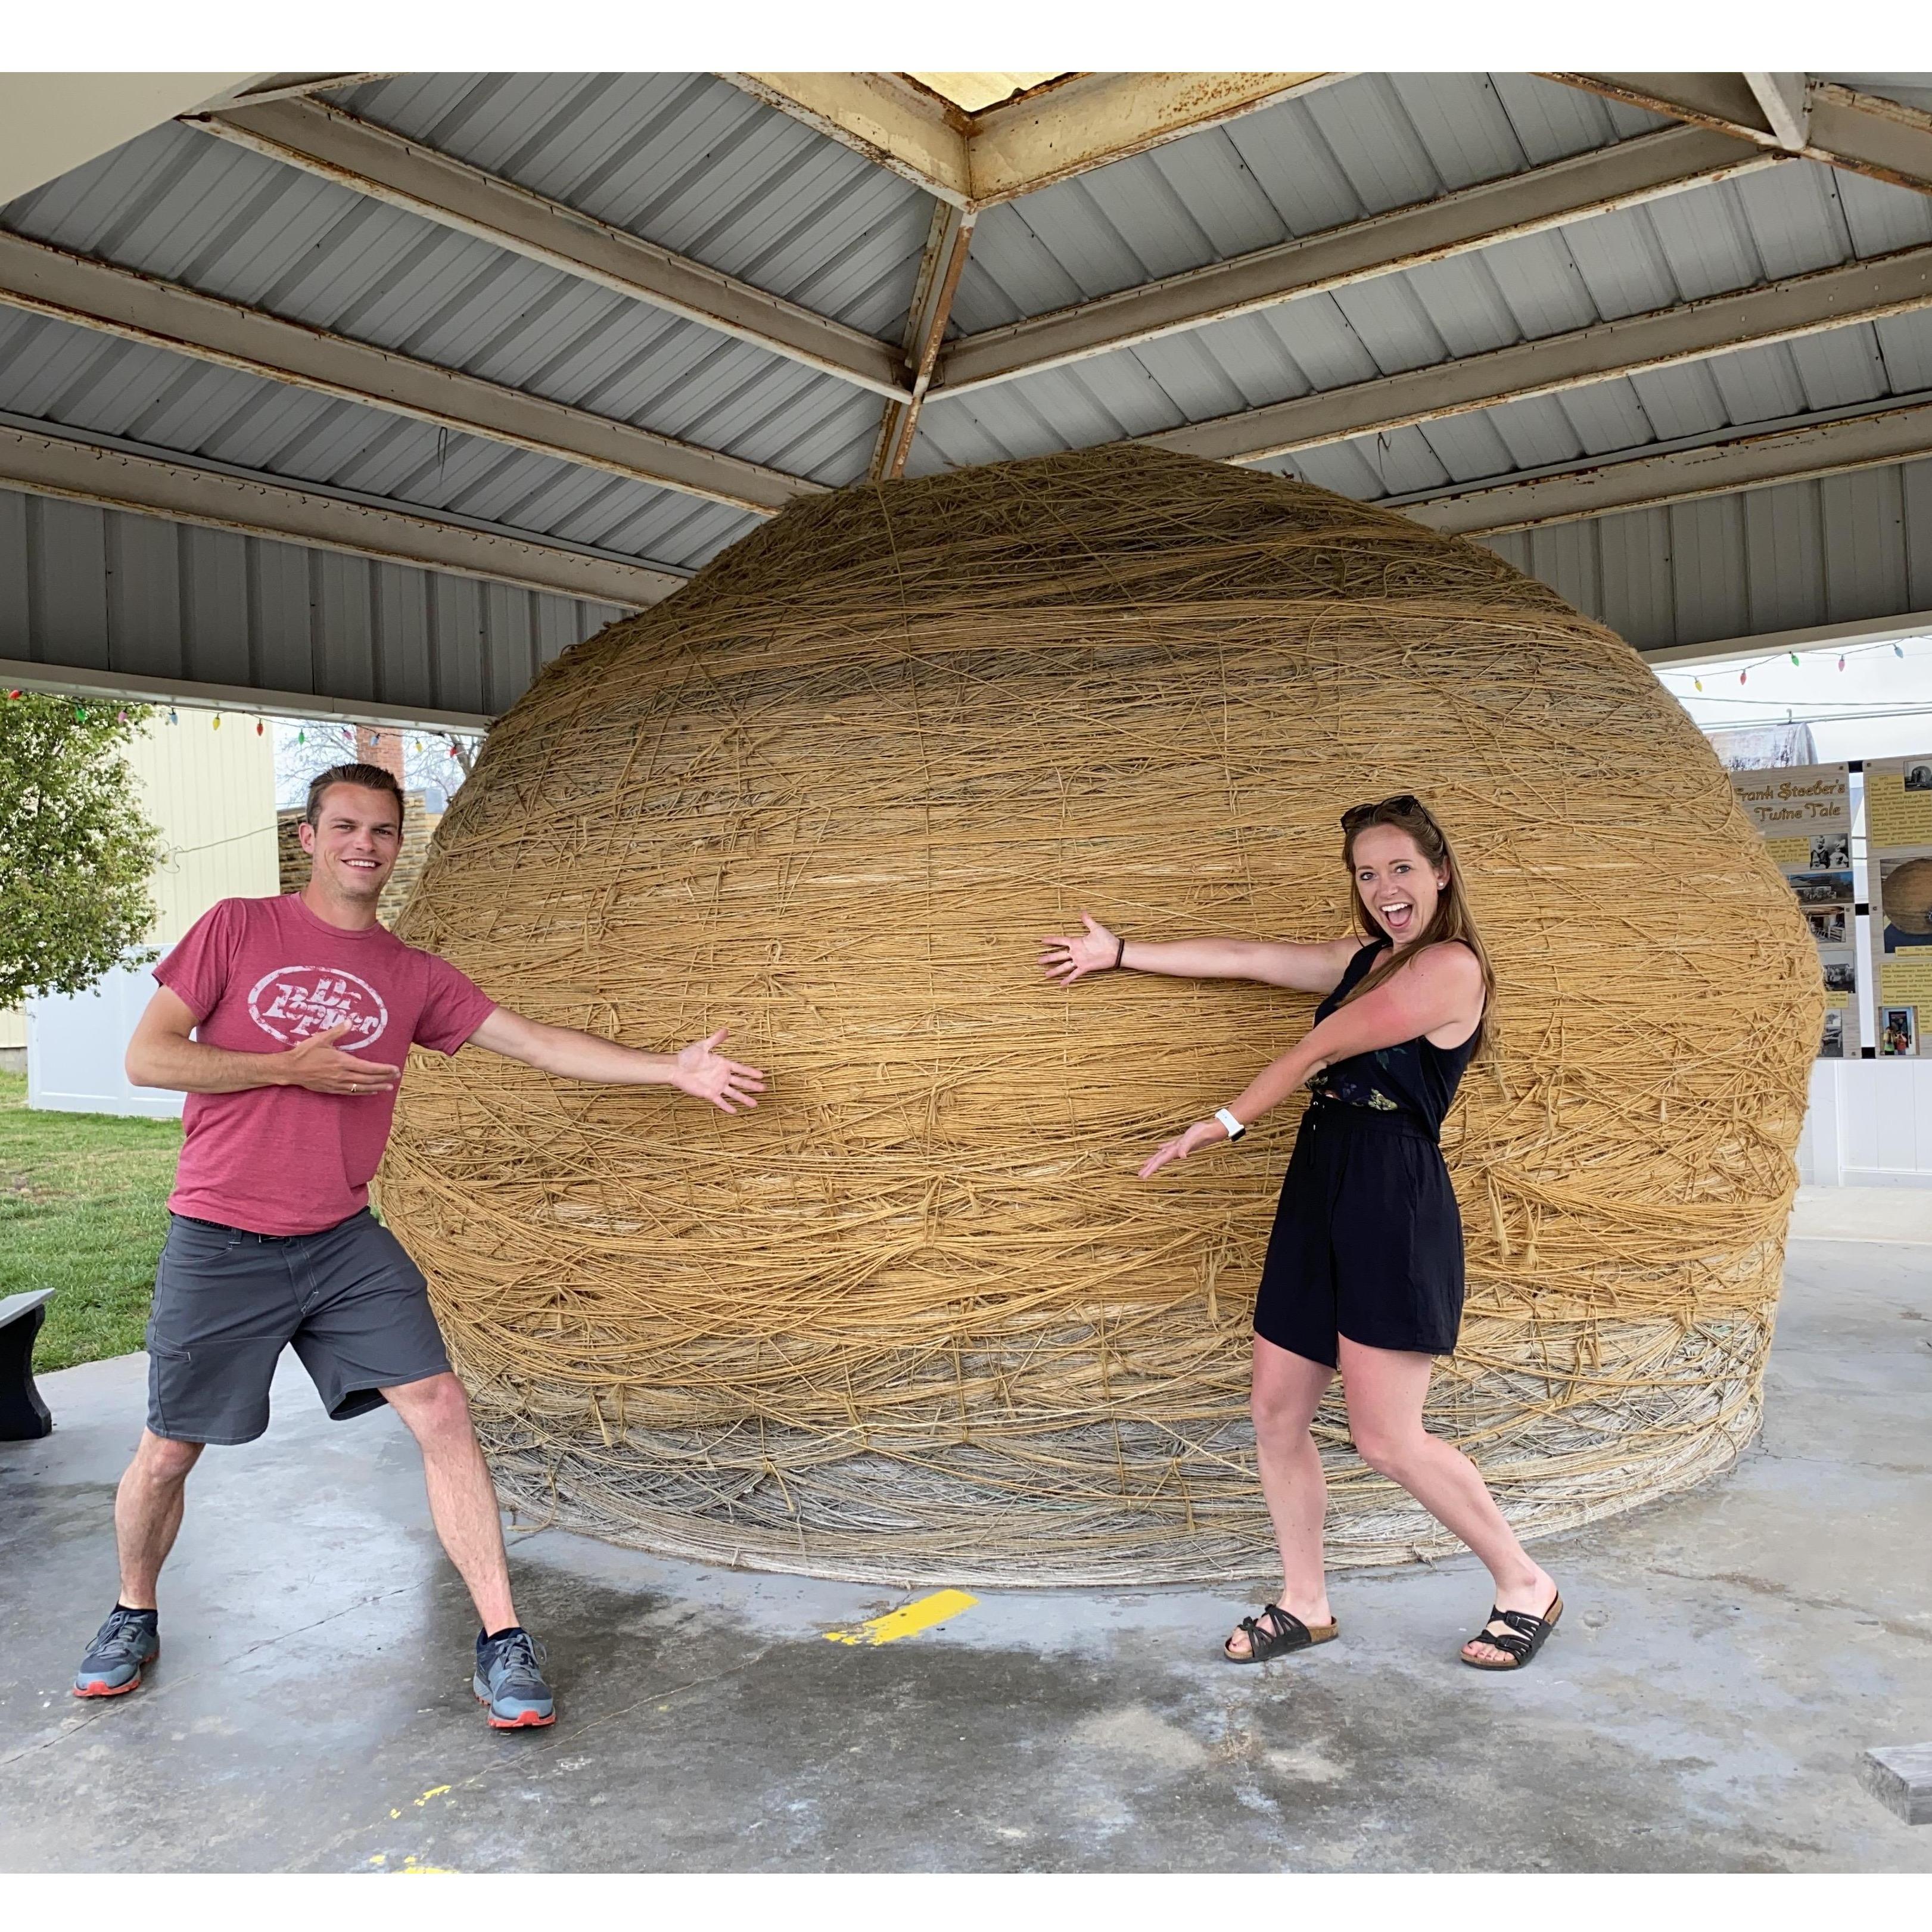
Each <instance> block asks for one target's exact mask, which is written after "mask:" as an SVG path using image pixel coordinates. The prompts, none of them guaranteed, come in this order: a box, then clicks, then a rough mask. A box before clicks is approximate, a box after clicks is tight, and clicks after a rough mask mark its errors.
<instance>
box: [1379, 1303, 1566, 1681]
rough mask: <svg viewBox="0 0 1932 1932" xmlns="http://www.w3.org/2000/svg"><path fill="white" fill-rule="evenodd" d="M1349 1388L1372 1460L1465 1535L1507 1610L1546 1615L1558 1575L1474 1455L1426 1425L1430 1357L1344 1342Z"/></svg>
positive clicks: (1476, 1649)
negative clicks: (1528, 1543)
mask: <svg viewBox="0 0 1932 1932" xmlns="http://www.w3.org/2000/svg"><path fill="white" fill-rule="evenodd" d="M1341 1356H1342V1386H1343V1391H1344V1392H1345V1394H1346V1395H1347V1397H1348V1401H1349V1433H1350V1434H1351V1435H1352V1436H1354V1437H1355V1448H1356V1449H1357V1451H1358V1452H1359V1453H1360V1454H1361V1458H1362V1460H1363V1461H1364V1462H1365V1463H1367V1464H1368V1466H1369V1467H1370V1469H1373V1470H1375V1471H1376V1472H1378V1473H1379V1474H1380V1475H1385V1476H1387V1477H1388V1478H1391V1480H1392V1481H1395V1482H1398V1483H1400V1484H1401V1485H1402V1486H1403V1488H1404V1489H1406V1490H1407V1491H1408V1492H1409V1494H1410V1495H1411V1496H1413V1497H1414V1498H1415V1499H1416V1501H1417V1502H1419V1503H1420V1504H1421V1505H1422V1507H1423V1508H1424V1509H1426V1510H1427V1511H1428V1512H1429V1514H1430V1515H1431V1516H1433V1517H1434V1518H1435V1519H1436V1521H1437V1522H1438V1523H1441V1524H1442V1526H1443V1528H1444V1529H1447V1530H1449V1531H1451V1532H1452V1533H1453V1534H1454V1535H1457V1536H1460V1538H1462V1539H1463V1541H1464V1542H1465V1543H1466V1544H1468V1545H1469V1547H1470V1548H1471V1549H1472V1550H1474V1551H1475V1553H1476V1554H1477V1555H1478V1556H1479V1557H1481V1559H1482V1560H1483V1563H1484V1567H1485V1568H1487V1570H1488V1571H1489V1573H1490V1576H1491V1577H1493V1578H1494V1579H1495V1580H1496V1607H1497V1608H1498V1609H1499V1610H1527V1611H1529V1613H1531V1615H1532V1616H1541V1615H1542V1614H1543V1613H1544V1611H1545V1610H1548V1609H1549V1607H1550V1599H1551V1598H1553V1597H1554V1596H1555V1595H1556V1583H1555V1582H1554V1580H1553V1579H1552V1578H1551V1577H1550V1573H1549V1572H1548V1571H1547V1570H1545V1569H1544V1568H1541V1566H1540V1565H1538V1564H1536V1563H1535V1562H1532V1560H1531V1559H1530V1557H1529V1554H1528V1553H1526V1551H1525V1550H1524V1549H1523V1545H1522V1544H1520V1543H1519V1542H1518V1541H1517V1538H1516V1532H1515V1531H1514V1530H1513V1529H1511V1528H1510V1526H1509V1525H1508V1523H1506V1522H1505V1520H1504V1519H1503V1513H1502V1511H1501V1510H1499V1508H1497V1507H1496V1498H1495V1497H1493V1496H1491V1495H1490V1493H1489V1490H1488V1489H1487V1487H1485V1485H1484V1481H1483V1478H1482V1477H1481V1474H1480V1473H1479V1472H1478V1469H1477V1468H1476V1466H1475V1463H1472V1462H1471V1461H1470V1460H1469V1457H1466V1455H1464V1454H1463V1452H1462V1451H1460V1449H1457V1448H1454V1446H1453V1445H1451V1444H1449V1443H1447V1442H1444V1441H1443V1440H1442V1438H1441V1437H1440V1436H1432V1435H1430V1433H1429V1432H1428V1431H1427V1430H1426V1429H1424V1427H1423V1426H1422V1403H1423V1398H1424V1397H1425V1396H1426V1395H1427V1394H1428V1393H1429V1370H1430V1358H1429V1357H1428V1356H1427V1355H1410V1354H1409V1353H1407V1352H1405V1351H1403V1350H1400V1349H1370V1348H1367V1347H1365V1346H1364V1345H1363V1344H1362V1343H1359V1342H1351V1341H1350V1340H1349V1339H1348V1338H1347V1337H1346V1336H1344V1337H1343V1339H1342V1346H1341ZM1463 1652H1464V1655H1466V1656H1469V1657H1472V1658H1475V1659H1476V1660H1477V1661H1478V1662H1479V1663H1489V1664H1508V1663H1509V1662H1511V1658H1510V1657H1509V1656H1508V1653H1507V1652H1503V1651H1500V1650H1499V1649H1496V1646H1494V1645H1493V1644H1487V1643H1468V1644H1466V1645H1464V1646H1463Z"/></svg>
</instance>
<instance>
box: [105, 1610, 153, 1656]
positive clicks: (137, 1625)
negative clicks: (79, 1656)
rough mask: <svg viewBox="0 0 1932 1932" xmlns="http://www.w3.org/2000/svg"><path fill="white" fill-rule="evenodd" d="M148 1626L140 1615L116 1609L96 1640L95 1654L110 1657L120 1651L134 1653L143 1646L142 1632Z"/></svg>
mask: <svg viewBox="0 0 1932 1932" xmlns="http://www.w3.org/2000/svg"><path fill="white" fill-rule="evenodd" d="M145 1628H146V1626H145V1624H144V1622H142V1619H140V1618H139V1617H136V1616H129V1615H128V1613H127V1612H126V1611H125V1610H116V1611H115V1613H114V1614H113V1616H110V1618H109V1619H107V1622H106V1623H105V1624H104V1625H102V1626H101V1634H100V1635H99V1636H98V1637H96V1638H95V1640H94V1655H95V1656H96V1657H108V1656H112V1655H115V1653H117V1652H127V1653H128V1654H130V1655H132V1654H133V1652H136V1651H137V1650H139V1649H140V1648H141V1637H142V1632H143V1631H144V1630H145Z"/></svg>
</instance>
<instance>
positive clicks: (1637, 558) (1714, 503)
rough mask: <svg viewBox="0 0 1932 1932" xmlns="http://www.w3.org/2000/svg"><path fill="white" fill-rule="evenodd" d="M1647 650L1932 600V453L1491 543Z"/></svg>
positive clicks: (1917, 606) (1849, 618)
mask: <svg viewBox="0 0 1932 1932" xmlns="http://www.w3.org/2000/svg"><path fill="white" fill-rule="evenodd" d="M1487 543H1488V546H1489V547H1490V549H1492V550H1495V551H1496V553H1497V554H1498V555H1499V556H1502V557H1503V558H1504V559H1505V560H1506V561H1508V562H1511V563H1513V564H1514V565H1516V566H1517V568H1518V569H1520V570H1527V571H1529V572H1530V573H1531V574H1532V575H1534V576H1537V577H1541V579H1542V580H1544V582H1545V583H1548V584H1549V585H1550V586H1551V587H1552V588H1553V589H1555V590H1556V591H1557V592H1558V593H1559V595H1562V596H1564V597H1566V598H1568V599H1569V600H1570V601H1571V602H1572V603H1573V604H1575V605H1576V606H1577V608H1578V609H1579V610H1582V611H1583V612H1584V613H1586V615H1587V616H1592V617H1596V618H1599V619H1601V620H1602V621H1603V622H1604V623H1606V624H1607V625H1610V628H1612V629H1613V630H1614V631H1616V632H1617V633H1618V634H1619V635H1620V636H1622V637H1626V638H1628V640H1630V642H1631V643H1633V644H1634V645H1636V646H1637V648H1638V649H1640V650H1655V649H1661V648H1663V647H1664V646H1668V645H1672V644H1697V643H1711V642H1714V641H1721V640H1727V639H1729V638H1731V637H1749V636H1751V635H1754V634H1763V633H1765V632H1767V631H1788V630H1799V629H1802V628H1806V627H1808V626H1810V625H1820V624H1833V623H1852V622H1857V621H1858V620H1859V619H1862V618H1867V617H1869V618H1879V617H1885V616H1891V615H1894V613H1897V612H1899V611H1901V610H1923V609H1926V608H1927V607H1932V460H1928V461H1922V462H1918V463H1903V464H1898V463H1893V464H1887V465H1883V466H1879V467H1877V468H1874V469H1861V470H1855V471H1852V472H1849V473H1848V474H1846V475H1843V476H1826V477H1820V478H1817V479H1815V480H1814V481H1806V482H1799V483H1784V484H1777V485H1775V486H1774V487H1770V488H1767V489H1763V490H1745V491H1742V492H1741V493H1738V494H1736V495H1735V496H1721V497H1715V498H1712V499H1703V500H1700V501H1697V502H1687V503H1679V504H1675V505H1671V506H1670V507H1669V508H1661V509H1655V510H1640V511H1629V512H1627V513H1625V514H1621V515H1616V516H1608V517H1591V518H1588V519H1585V520H1580V521H1578V522H1576V523H1562V524H1553V525H1550V526H1547V527H1546V528H1544V529H1538V530H1535V531H1523V530H1517V531H1511V532H1507V533H1506V534H1505V535H1500V536H1496V537H1493V538H1489V539H1487Z"/></svg>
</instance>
